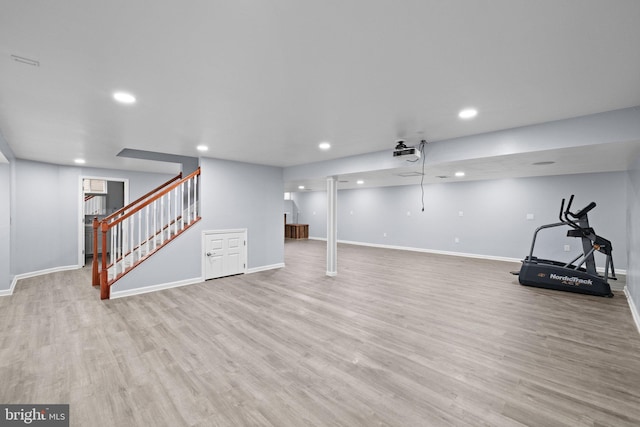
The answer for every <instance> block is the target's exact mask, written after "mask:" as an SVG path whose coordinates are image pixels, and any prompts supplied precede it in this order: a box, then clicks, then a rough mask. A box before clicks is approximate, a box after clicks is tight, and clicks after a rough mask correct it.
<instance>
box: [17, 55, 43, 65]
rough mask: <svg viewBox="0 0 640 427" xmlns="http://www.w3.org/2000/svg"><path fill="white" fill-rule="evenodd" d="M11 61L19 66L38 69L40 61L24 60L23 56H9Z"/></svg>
mask: <svg viewBox="0 0 640 427" xmlns="http://www.w3.org/2000/svg"><path fill="white" fill-rule="evenodd" d="M11 59H13V60H14V61H16V62H19V63H21V64H27V65H31V66H33V67H39V66H40V61H36V60H35V59H29V58H25V57H24V56H18V55H11Z"/></svg>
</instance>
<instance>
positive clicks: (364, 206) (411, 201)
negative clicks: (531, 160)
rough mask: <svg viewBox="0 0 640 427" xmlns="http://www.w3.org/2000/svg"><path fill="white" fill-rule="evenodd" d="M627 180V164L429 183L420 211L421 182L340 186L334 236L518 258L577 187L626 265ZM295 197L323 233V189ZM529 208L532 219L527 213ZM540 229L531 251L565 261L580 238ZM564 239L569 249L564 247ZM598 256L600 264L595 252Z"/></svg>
mask: <svg viewBox="0 0 640 427" xmlns="http://www.w3.org/2000/svg"><path fill="white" fill-rule="evenodd" d="M625 181H626V174H625V173H624V172H611V173H598V174H581V175H562V176H550V177H536V178H519V179H504V180H488V181H469V182H464V181H463V182H454V183H445V184H433V185H426V186H425V212H424V213H423V212H421V211H420V210H421V202H420V200H421V191H420V187H419V186H402V187H383V188H365V189H357V190H342V191H339V192H338V239H339V240H343V241H353V242H361V243H369V244H381V245H390V246H402V247H411V248H422V249H430V250H438V251H449V252H458V253H467V254H477V255H485V256H497V257H506V258H516V259H521V258H523V257H524V256H525V255H526V254H527V253H528V251H529V247H530V244H531V238H532V235H533V231H534V230H535V228H536V227H538V226H540V225H542V224H546V223H552V222H557V217H558V211H559V209H560V201H561V199H562V198H563V197H566V198H568V197H569V196H570V195H571V194H575V195H576V199H575V201H574V206H575V207H576V208H581V207H584V206H585V205H587V204H588V203H589V202H590V201H595V202H596V203H597V204H598V207H596V208H595V209H594V210H593V211H591V212H590V214H589V219H590V222H591V225H592V226H593V227H594V228H595V230H596V232H598V233H599V234H600V235H602V236H603V237H606V238H608V239H609V240H611V241H612V242H613V245H614V252H613V253H614V261H615V265H616V267H617V268H620V269H625V268H626V267H627V250H626V245H627V237H626V216H627V212H626V203H625V200H626V188H625ZM292 197H293V199H294V200H295V203H296V204H297V206H298V207H299V209H300V220H299V221H300V222H301V223H308V224H309V235H310V236H312V237H320V238H324V237H326V196H325V193H324V192H297V193H294V194H293V196H292ZM460 212H462V214H463V216H459V213H460ZM529 213H531V214H533V215H534V219H533V220H527V219H526V215H527V214H529ZM385 233H386V237H385ZM543 233H545V234H541V235H540V237H539V242H538V243H539V244H538V245H536V252H535V255H538V256H542V257H549V258H553V259H558V260H566V261H569V260H571V259H572V258H573V257H574V256H575V255H576V254H577V253H578V252H577V251H578V250H579V240H578V239H575V238H567V237H566V236H565V234H566V229H565V228H558V229H556V230H550V231H547V232H543ZM456 237H457V238H458V239H459V243H455V238H456ZM565 244H568V245H570V247H571V251H570V252H564V250H563V249H564V245H565ZM597 261H598V262H599V263H600V265H603V264H602V263H603V258H601V257H600V256H599V254H598V259H597Z"/></svg>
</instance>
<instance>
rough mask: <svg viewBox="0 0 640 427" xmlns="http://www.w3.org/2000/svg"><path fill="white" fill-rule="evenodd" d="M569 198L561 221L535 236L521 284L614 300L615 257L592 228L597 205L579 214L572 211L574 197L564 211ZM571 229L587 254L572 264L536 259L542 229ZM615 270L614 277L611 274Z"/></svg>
mask: <svg viewBox="0 0 640 427" xmlns="http://www.w3.org/2000/svg"><path fill="white" fill-rule="evenodd" d="M564 202H565V199H562V204H561V205H560V214H559V216H558V217H559V219H560V222H557V223H554V224H547V225H543V226H540V227H538V228H537V229H536V231H535V232H534V233H533V241H532V243H531V250H530V251H529V256H528V257H526V258H525V259H524V260H523V261H522V266H521V267H520V271H519V272H513V274H517V275H518V281H519V282H520V284H521V285H526V286H536V287H539V288H546V289H555V290H559V291H569V292H578V293H582V294H589V295H598V296H606V297H612V296H613V293H612V292H611V288H610V287H609V283H608V280H609V279H612V280H617V278H616V273H615V269H614V266H613V258H612V257H611V251H612V249H613V248H612V247H611V242H610V241H609V240H607V239H605V238H604V237H601V236H598V235H597V234H596V233H595V231H594V230H593V228H591V227H590V226H589V218H588V215H587V214H588V212H589V211H591V210H592V209H593V208H595V207H596V204H595V202H591V203H589V204H588V205H587V206H585V207H584V208H582V209H580V210H579V211H578V212H575V213H574V212H571V204H572V203H573V195H571V198H569V203H568V204H567V208H566V209H565V208H564ZM560 226H569V227H570V229H569V230H568V231H567V237H578V238H580V239H581V240H582V250H583V252H582V253H581V254H580V255H578V256H577V257H575V258H574V259H573V260H571V261H569V262H568V263H564V262H560V261H554V260H550V259H541V258H537V257H535V256H533V249H534V247H535V244H536V237H537V236H538V233H539V232H540V231H541V230H544V229H547V228H553V227H560ZM595 251H598V252H601V253H603V254H604V255H605V256H606V261H605V267H604V275H599V274H598V272H597V271H596V262H595V259H594V253H595ZM609 270H611V274H609Z"/></svg>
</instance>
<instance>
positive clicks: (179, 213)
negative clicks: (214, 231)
mask: <svg viewBox="0 0 640 427" xmlns="http://www.w3.org/2000/svg"><path fill="white" fill-rule="evenodd" d="M199 177H200V168H198V169H197V170H196V171H195V172H193V173H191V174H190V175H188V176H186V177H184V178H183V177H182V174H179V175H178V176H176V177H174V178H172V179H170V180H169V181H167V182H165V183H164V184H162V185H161V186H160V187H157V188H155V189H154V190H152V191H150V192H149V193H147V194H145V195H144V196H142V197H140V198H139V199H138V200H136V201H135V202H133V203H130V204H129V205H127V206H125V207H123V208H122V209H120V210H118V211H117V212H114V213H113V214H111V215H109V216H108V217H106V218H105V219H103V220H102V221H98V219H97V218H94V220H93V254H94V256H93V264H92V285H93V286H100V298H101V299H109V296H110V290H111V286H112V285H113V284H114V283H115V282H116V281H117V280H119V279H120V278H121V277H123V276H124V275H125V274H127V273H128V272H130V271H131V270H133V269H134V268H136V267H137V266H138V265H140V263H142V262H143V261H144V260H146V259H147V258H149V257H150V256H151V255H153V254H154V253H156V252H158V251H159V250H160V249H162V248H163V247H164V246H166V245H167V244H168V243H169V242H171V241H172V240H173V239H175V238H177V237H178V236H179V235H180V234H182V233H183V232H185V231H186V230H187V229H189V228H190V227H192V226H193V225H194V224H195V223H196V222H198V221H199V220H200V215H199V211H198V201H199V187H198V179H199ZM98 254H100V255H98Z"/></svg>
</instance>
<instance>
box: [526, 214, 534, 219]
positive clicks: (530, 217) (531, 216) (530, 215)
mask: <svg viewBox="0 0 640 427" xmlns="http://www.w3.org/2000/svg"><path fill="white" fill-rule="evenodd" d="M533 218H534V215H533V214H532V213H528V214H527V221H532V220H533Z"/></svg>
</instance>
